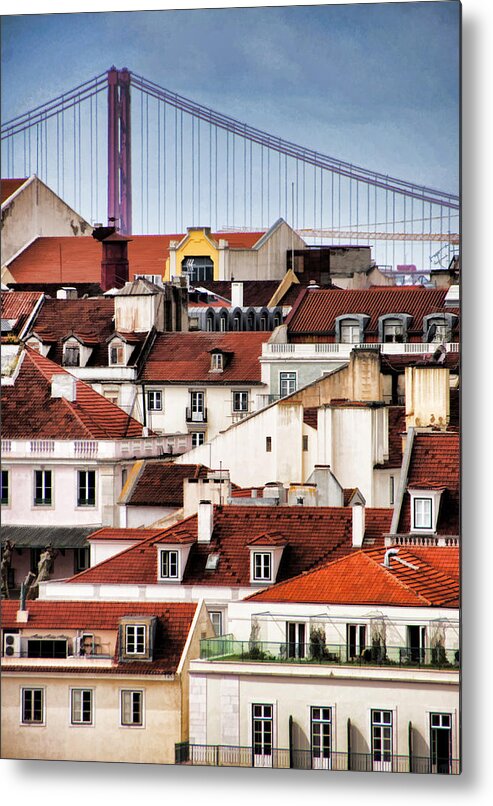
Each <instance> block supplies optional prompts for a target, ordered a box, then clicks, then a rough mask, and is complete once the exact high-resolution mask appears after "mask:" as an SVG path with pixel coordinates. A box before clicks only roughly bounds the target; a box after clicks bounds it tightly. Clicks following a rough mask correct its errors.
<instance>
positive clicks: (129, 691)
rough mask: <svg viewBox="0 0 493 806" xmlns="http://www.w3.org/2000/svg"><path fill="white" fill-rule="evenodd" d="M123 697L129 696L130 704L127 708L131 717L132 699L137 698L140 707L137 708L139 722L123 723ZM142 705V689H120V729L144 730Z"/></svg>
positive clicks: (143, 708)
mask: <svg viewBox="0 0 493 806" xmlns="http://www.w3.org/2000/svg"><path fill="white" fill-rule="evenodd" d="M125 695H130V698H131V703H130V706H129V708H130V711H131V712H132V715H133V706H134V703H133V697H134V696H135V695H138V696H139V699H140V706H139V707H140V722H134V721H130V722H125V721H124V711H125V706H124V699H125ZM144 703H145V699H144V689H129V688H122V689H120V727H121V728H133V729H135V728H144V727H145V720H144V715H145V707H144Z"/></svg>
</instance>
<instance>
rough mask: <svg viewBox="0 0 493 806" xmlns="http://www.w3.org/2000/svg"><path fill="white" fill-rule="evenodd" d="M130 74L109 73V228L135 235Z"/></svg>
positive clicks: (125, 70)
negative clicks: (113, 227) (113, 225)
mask: <svg viewBox="0 0 493 806" xmlns="http://www.w3.org/2000/svg"><path fill="white" fill-rule="evenodd" d="M130 134H131V132H130V72H129V71H128V70H127V68H126V67H124V68H123V70H117V69H116V67H110V69H109V70H108V224H111V223H113V222H114V224H115V226H116V227H118V229H119V231H120V233H121V234H122V235H130V234H131V232H132V172H131V153H130V151H131V139H130Z"/></svg>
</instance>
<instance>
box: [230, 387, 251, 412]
mask: <svg viewBox="0 0 493 806" xmlns="http://www.w3.org/2000/svg"><path fill="white" fill-rule="evenodd" d="M242 395H244V396H245V397H244V399H245V401H246V406H245V407H243V406H242V405H239V406H238V400H239V401H241V400H243V397H242ZM237 396H238V397H237ZM249 406H250V394H249V392H248V390H246V389H234V390H233V401H232V409H233V411H234V413H235V414H245V413H247V412H248V410H249Z"/></svg>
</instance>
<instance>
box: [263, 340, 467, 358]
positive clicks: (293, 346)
mask: <svg viewBox="0 0 493 806" xmlns="http://www.w3.org/2000/svg"><path fill="white" fill-rule="evenodd" d="M438 346H439V345H438V343H435V342H361V343H356V344H347V343H339V342H314V343H313V344H312V343H310V344H302V343H299V344H298V343H289V344H276V343H272V344H269V343H266V344H263V345H262V355H263V356H266V355H276V354H281V355H286V354H288V355H289V354H291V355H298V356H300V357H301V356H312V355H317V354H318V355H320V354H335V355H341V356H344V357H347V356H349V354H350V352H351V350H353V349H356V350H378V351H379V352H381V353H384V354H387V355H389V354H390V355H391V354H394V355H406V354H409V353H411V354H423V353H434V352H435V350H436V349H437V347H438ZM445 347H446V350H447V352H448V353H458V352H459V349H460V345H459V342H447V344H446V345H445Z"/></svg>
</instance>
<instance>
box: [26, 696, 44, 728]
mask: <svg viewBox="0 0 493 806" xmlns="http://www.w3.org/2000/svg"><path fill="white" fill-rule="evenodd" d="M28 691H29V692H31V693H33V692H39V693H40V695H41V709H40V710H41V718H40V719H27V718H26V702H25V694H26V692H28ZM20 695H21V697H20V724H21V725H25V726H29V727H31V726H38V727H40V726H41V727H42V726H43V725H45V724H46V711H45V707H46V703H45V700H46V690H45V688H44V687H43V686H21V689H20ZM34 710H35V706H34V705H33V704H32V705H31V713H32V712H33V711H34Z"/></svg>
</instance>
